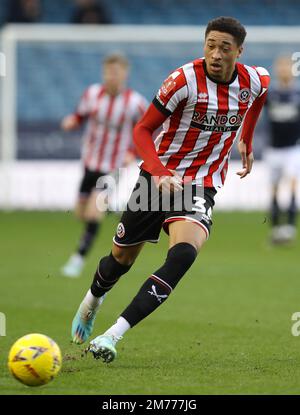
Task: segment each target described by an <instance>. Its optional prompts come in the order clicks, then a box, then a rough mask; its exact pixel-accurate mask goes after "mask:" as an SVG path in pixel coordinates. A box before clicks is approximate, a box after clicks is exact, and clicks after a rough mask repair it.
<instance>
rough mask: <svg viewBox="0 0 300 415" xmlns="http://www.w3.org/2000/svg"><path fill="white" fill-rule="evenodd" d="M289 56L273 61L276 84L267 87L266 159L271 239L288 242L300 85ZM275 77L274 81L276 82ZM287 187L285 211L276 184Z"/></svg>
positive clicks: (298, 167)
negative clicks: (269, 188)
mask: <svg viewBox="0 0 300 415" xmlns="http://www.w3.org/2000/svg"><path fill="white" fill-rule="evenodd" d="M292 65H293V61H292V59H291V57H290V56H279V57H278V58H277V59H276V61H275V75H276V76H275V84H274V85H273V87H272V88H271V89H270V91H269V95H268V100H267V103H266V110H267V115H268V119H269V122H270V127H271V128H270V130H271V135H270V138H271V140H270V145H269V148H268V149H267V150H266V154H265V156H266V161H267V163H268V165H269V167H270V170H271V181H272V185H271V193H272V201H271V206H270V216H271V225H272V236H271V242H273V243H274V244H279V243H287V242H291V241H292V240H293V239H294V238H295V236H296V217H297V205H296V189H297V181H298V180H299V172H300V87H299V85H297V84H296V81H295V77H294V76H293V72H292ZM276 81H277V82H276ZM282 179H285V182H284V183H283V186H284V187H285V188H286V189H287V190H288V191H289V194H290V202H289V206H288V208H287V211H286V212H284V211H282V209H281V208H280V206H279V200H278V197H279V185H280V183H281V182H282Z"/></svg>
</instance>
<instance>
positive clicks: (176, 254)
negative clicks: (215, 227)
mask: <svg viewBox="0 0 300 415" xmlns="http://www.w3.org/2000/svg"><path fill="white" fill-rule="evenodd" d="M196 256H197V251H196V249H195V248H194V247H193V246H192V245H191V244H189V243H185V242H182V243H178V244H176V245H174V246H173V247H172V248H171V249H170V250H169V252H168V255H167V258H166V261H165V263H164V265H163V266H162V267H161V268H159V269H158V270H157V271H156V272H154V274H152V275H151V276H150V278H148V279H147V280H146V281H145V283H144V284H143V286H142V287H141V289H140V290H139V292H138V294H137V295H136V297H135V298H134V299H133V300H132V302H131V304H130V305H129V306H128V307H127V308H126V310H124V312H123V313H122V314H121V316H122V317H124V318H125V319H126V320H127V321H128V323H129V324H130V326H131V327H133V326H135V325H136V324H137V323H138V322H139V321H141V320H142V319H144V318H145V317H147V316H148V315H149V314H151V313H152V312H153V311H154V310H155V309H156V308H157V307H158V306H159V305H160V304H162V303H163V302H164V301H165V300H166V299H167V298H168V296H169V295H170V294H171V292H172V290H173V289H174V288H175V287H176V285H177V284H178V282H179V281H180V280H181V278H182V277H183V276H184V274H185V273H186V272H187V271H188V269H189V268H190V267H191V265H192V264H193V262H194V261H195V259H196Z"/></svg>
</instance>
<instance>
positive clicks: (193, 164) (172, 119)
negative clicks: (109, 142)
mask: <svg viewBox="0 0 300 415" xmlns="http://www.w3.org/2000/svg"><path fill="white" fill-rule="evenodd" d="M268 84H269V74H268V72H267V70H266V69H264V68H255V67H250V66H247V65H243V64H240V63H237V64H236V69H235V72H234V74H233V76H232V79H231V80H230V81H229V82H228V83H220V82H219V83H217V82H216V81H214V80H212V79H211V78H210V77H209V75H208V73H207V71H206V66H205V60H204V59H197V60H195V61H193V62H190V63H188V64H186V65H184V66H182V67H180V68H179V69H177V70H176V71H175V72H173V73H172V74H171V75H170V76H169V77H168V78H167V80H166V81H165V82H164V83H163V85H162V87H161V88H160V90H159V91H158V94H157V96H156V98H155V99H154V100H153V103H154V105H155V106H156V107H157V108H158V109H159V110H160V111H161V112H163V113H165V114H166V115H169V117H168V118H167V120H166V121H165V123H164V124H163V131H162V132H161V133H160V134H159V136H158V137H157V139H156V140H155V146H156V150H157V153H158V156H159V159H160V160H161V162H162V164H163V165H164V166H166V167H167V168H168V169H172V170H176V172H178V173H179V174H180V175H181V176H182V177H189V178H192V181H193V183H199V184H200V183H204V185H205V186H206V187H220V186H222V185H223V184H224V180H225V176H226V172H227V166H228V160H229V157H230V152H231V148H232V145H233V143H234V140H235V138H236V137H237V136H238V134H239V132H240V131H241V128H242V124H243V121H244V119H245V115H246V113H247V111H248V109H249V108H250V107H251V106H252V104H253V102H254V101H255V99H256V98H257V97H259V96H261V95H263V94H264V93H265V91H266V90H267V86H268Z"/></svg>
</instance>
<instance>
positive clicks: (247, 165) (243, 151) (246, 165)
mask: <svg viewBox="0 0 300 415" xmlns="http://www.w3.org/2000/svg"><path fill="white" fill-rule="evenodd" d="M238 150H239V153H240V155H241V159H242V164H243V170H241V171H238V172H237V173H236V174H237V175H238V176H240V179H243V178H244V177H246V176H247V175H248V174H249V173H250V172H251V170H252V166H253V162H254V157H253V153H252V152H251V153H249V154H247V146H246V143H245V142H244V141H243V140H240V141H239V143H238Z"/></svg>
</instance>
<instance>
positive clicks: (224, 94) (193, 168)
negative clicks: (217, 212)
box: [184, 84, 229, 187]
mask: <svg viewBox="0 0 300 415" xmlns="http://www.w3.org/2000/svg"><path fill="white" fill-rule="evenodd" d="M228 90H229V86H228V85H223V84H218V85H217V97H218V111H217V114H216V115H217V116H219V115H227V113H228V110H229V108H228ZM223 134H224V133H217V132H214V133H212V134H211V136H210V138H209V140H208V143H207V144H206V146H205V147H204V148H203V150H201V152H200V154H199V155H200V157H199V158H198V157H196V158H195V159H194V160H193V162H192V164H191V165H190V167H188V168H187V169H186V171H185V173H184V176H185V177H191V178H192V180H194V179H195V177H196V174H197V172H198V170H199V168H200V167H201V166H203V165H204V164H205V163H206V162H207V159H208V157H209V156H210V155H211V153H212V152H213V149H214V147H215V145H216V144H218V143H219V142H220V140H221V138H222V135H223ZM207 187H212V181H211V180H210V181H209V183H208V185H207Z"/></svg>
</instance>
